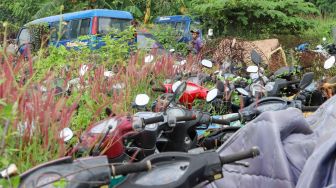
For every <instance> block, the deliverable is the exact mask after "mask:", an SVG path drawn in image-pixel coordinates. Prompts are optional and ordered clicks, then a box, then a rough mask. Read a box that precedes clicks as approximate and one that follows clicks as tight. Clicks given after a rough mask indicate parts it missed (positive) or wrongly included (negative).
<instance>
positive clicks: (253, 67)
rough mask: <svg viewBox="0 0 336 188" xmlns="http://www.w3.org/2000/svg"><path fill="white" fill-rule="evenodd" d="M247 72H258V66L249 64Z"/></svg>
mask: <svg viewBox="0 0 336 188" xmlns="http://www.w3.org/2000/svg"><path fill="white" fill-rule="evenodd" d="M246 72H248V73H257V72H258V67H257V66H255V65H251V66H248V67H247V69H246Z"/></svg>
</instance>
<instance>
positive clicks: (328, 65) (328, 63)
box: [323, 56, 335, 69]
mask: <svg viewBox="0 0 336 188" xmlns="http://www.w3.org/2000/svg"><path fill="white" fill-rule="evenodd" d="M334 64H335V56H331V57H330V58H329V59H327V60H326V61H325V62H324V66H323V67H324V69H330V68H331V67H333V66H334Z"/></svg>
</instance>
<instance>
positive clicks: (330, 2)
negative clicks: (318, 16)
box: [306, 0, 336, 16]
mask: <svg viewBox="0 0 336 188" xmlns="http://www.w3.org/2000/svg"><path fill="white" fill-rule="evenodd" d="M306 1H307V2H311V3H314V4H315V5H316V7H318V8H319V9H320V11H321V13H322V14H323V15H333V16H335V15H336V14H335V11H336V1H334V0H306Z"/></svg>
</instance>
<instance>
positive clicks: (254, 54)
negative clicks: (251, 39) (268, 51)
mask: <svg viewBox="0 0 336 188" xmlns="http://www.w3.org/2000/svg"><path fill="white" fill-rule="evenodd" d="M251 60H252V62H253V63H254V64H256V65H258V66H259V64H260V63H261V62H262V58H261V56H260V55H259V54H258V52H256V51H255V50H252V51H251Z"/></svg>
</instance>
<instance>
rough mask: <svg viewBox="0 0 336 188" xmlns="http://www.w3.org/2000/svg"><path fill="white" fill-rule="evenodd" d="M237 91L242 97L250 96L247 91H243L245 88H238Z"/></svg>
mask: <svg viewBox="0 0 336 188" xmlns="http://www.w3.org/2000/svg"><path fill="white" fill-rule="evenodd" d="M236 90H237V91H238V92H239V93H240V94H242V95H245V96H248V95H249V93H248V92H247V91H246V90H245V89H243V88H241V87H240V88H236Z"/></svg>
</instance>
